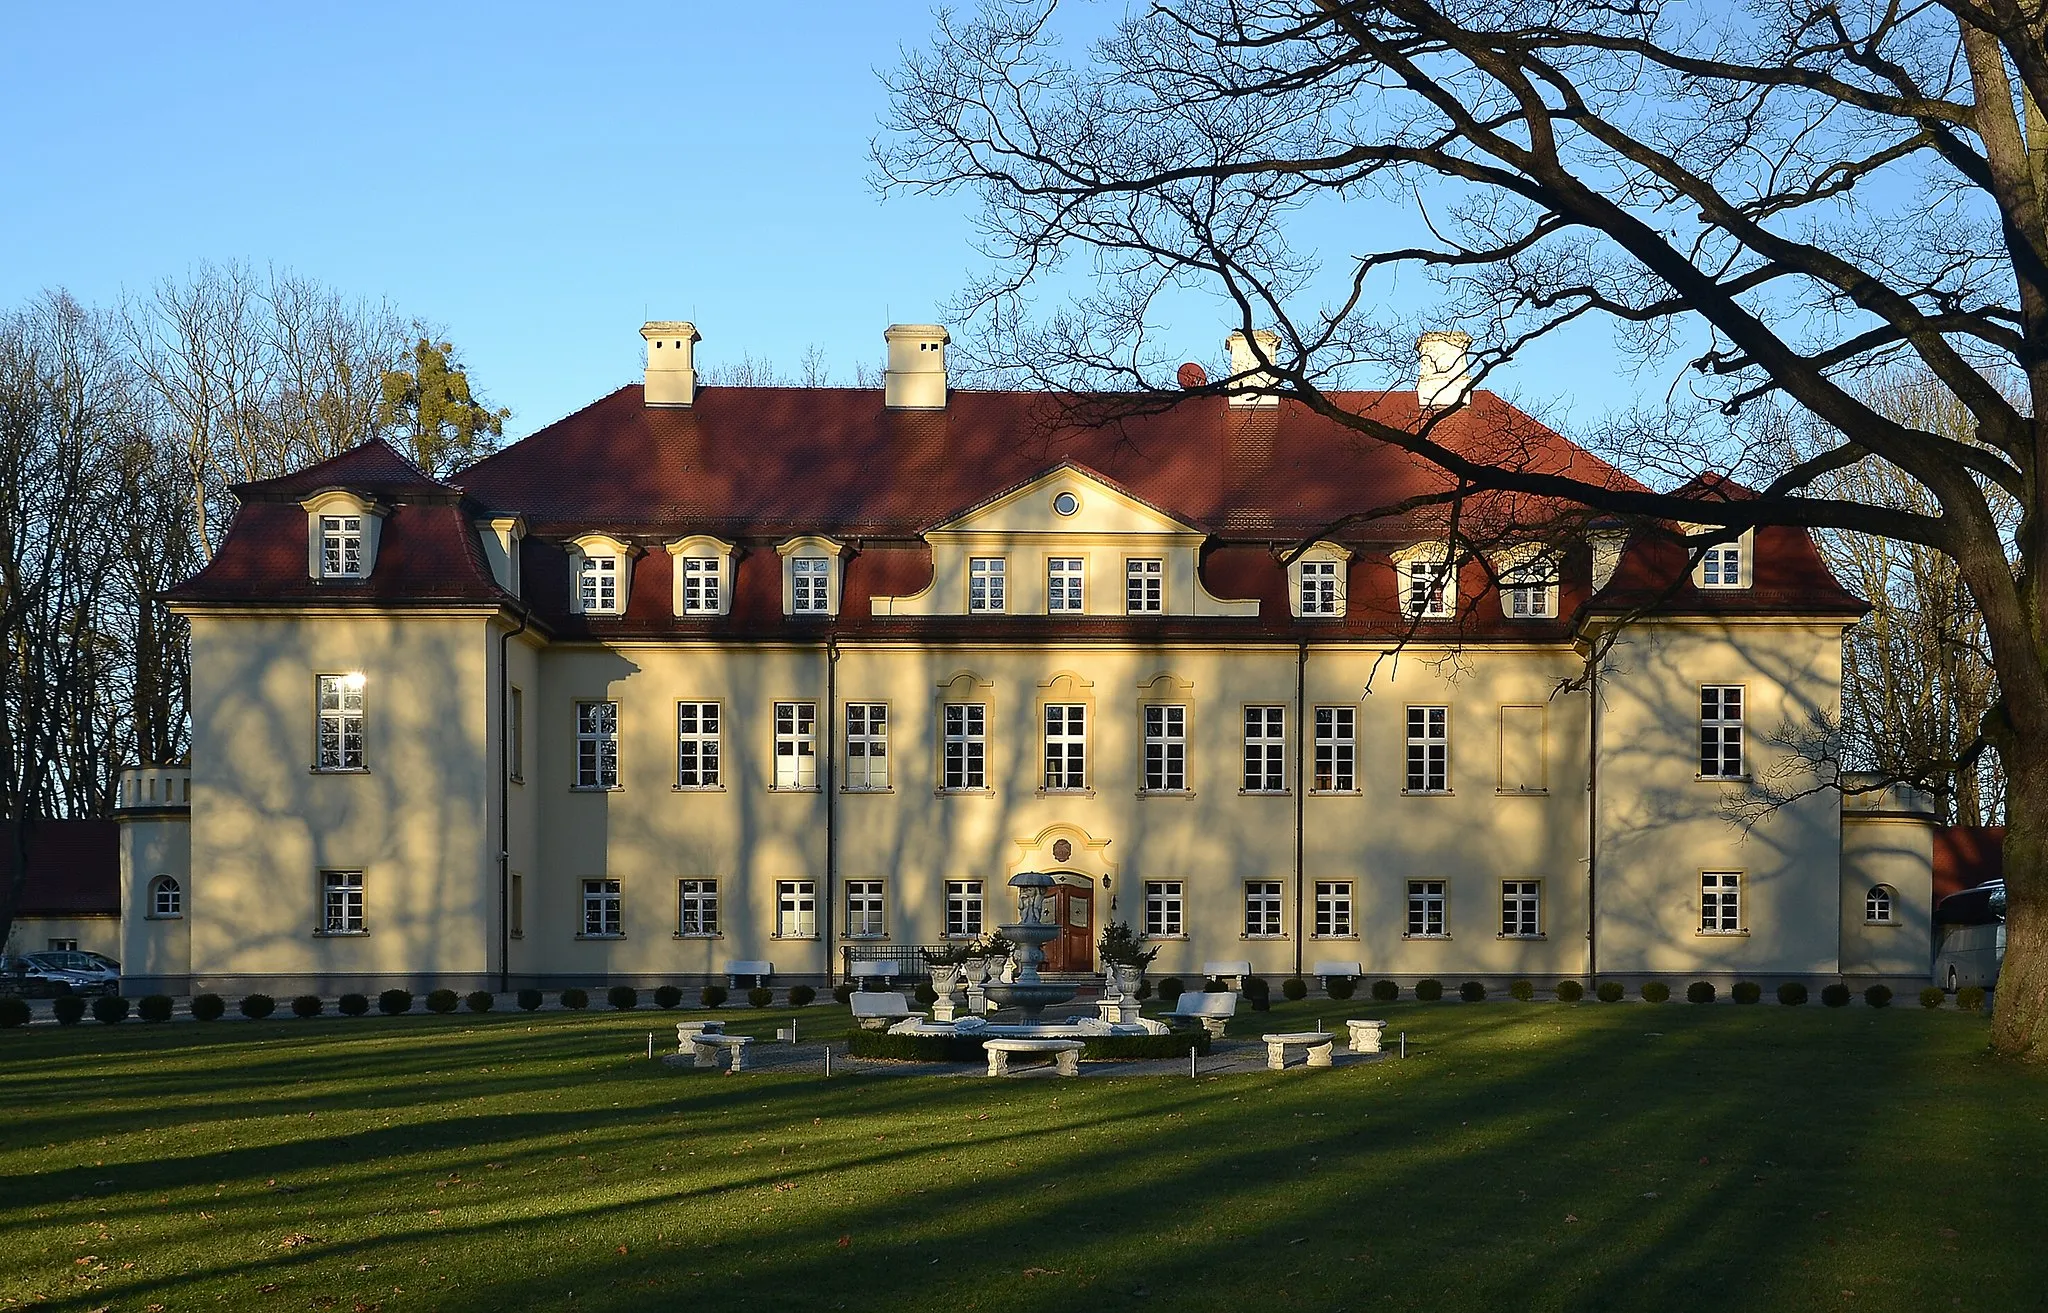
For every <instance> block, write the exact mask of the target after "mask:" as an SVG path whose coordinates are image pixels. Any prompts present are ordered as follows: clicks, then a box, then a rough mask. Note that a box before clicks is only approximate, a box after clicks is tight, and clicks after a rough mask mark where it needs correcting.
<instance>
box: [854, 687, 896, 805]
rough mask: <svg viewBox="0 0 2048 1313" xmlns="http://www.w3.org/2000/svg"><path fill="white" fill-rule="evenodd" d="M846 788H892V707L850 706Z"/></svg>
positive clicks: (863, 703) (868, 703) (869, 704)
mask: <svg viewBox="0 0 2048 1313" xmlns="http://www.w3.org/2000/svg"><path fill="white" fill-rule="evenodd" d="M846 787H847V788H848V789H853V790H860V789H886V788H888V787H889V704H888V703H886V702H849V703H847V704H846Z"/></svg>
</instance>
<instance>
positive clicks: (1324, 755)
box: [1315, 707, 1358, 793]
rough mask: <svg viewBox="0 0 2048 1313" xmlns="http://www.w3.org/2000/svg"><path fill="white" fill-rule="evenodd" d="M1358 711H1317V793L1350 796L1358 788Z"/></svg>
mask: <svg viewBox="0 0 2048 1313" xmlns="http://www.w3.org/2000/svg"><path fill="white" fill-rule="evenodd" d="M1357 729H1358V708H1356V707H1317V708H1316V784H1315V792H1317V793H1350V792H1353V791H1354V790H1356V789H1357V787H1358V776H1357V765H1358V740H1357V737H1356V734H1357Z"/></svg>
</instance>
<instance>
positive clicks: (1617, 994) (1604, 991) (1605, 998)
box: [1593, 980, 1628, 1003]
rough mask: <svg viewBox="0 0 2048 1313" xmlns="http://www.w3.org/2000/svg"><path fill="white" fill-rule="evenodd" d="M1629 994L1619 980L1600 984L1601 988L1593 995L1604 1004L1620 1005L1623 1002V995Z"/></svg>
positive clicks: (1605, 981)
mask: <svg viewBox="0 0 2048 1313" xmlns="http://www.w3.org/2000/svg"><path fill="white" fill-rule="evenodd" d="M1627 992H1628V991H1627V990H1625V989H1623V988H1622V987H1621V982H1620V981H1619V980H1603V981H1601V982H1600V987H1599V988H1598V989H1596V990H1594V991H1593V995H1594V997H1596V998H1598V999H1599V1000H1600V1001H1601V1002H1602V1003H1619V1002H1621V998H1622V995H1623V994H1625V993H1627Z"/></svg>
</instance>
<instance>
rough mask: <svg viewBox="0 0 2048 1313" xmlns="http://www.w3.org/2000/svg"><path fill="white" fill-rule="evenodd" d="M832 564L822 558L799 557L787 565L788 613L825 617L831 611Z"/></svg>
mask: <svg viewBox="0 0 2048 1313" xmlns="http://www.w3.org/2000/svg"><path fill="white" fill-rule="evenodd" d="M831 582H832V562H830V561H828V560H826V559H825V558H824V557H822V556H799V557H796V558H794V559H792V560H791V561H790V563H789V583H790V594H789V596H790V604H789V609H790V613H791V614H793V615H826V614H828V613H829V612H830V611H831V609H832V602H831Z"/></svg>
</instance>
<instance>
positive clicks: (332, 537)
mask: <svg viewBox="0 0 2048 1313" xmlns="http://www.w3.org/2000/svg"><path fill="white" fill-rule="evenodd" d="M368 547H369V543H368V541H367V539H366V538H365V536H364V533H363V517H362V516H361V515H359V514H351V515H323V516H321V517H320V577H321V578H323V579H361V578H362V577H363V576H364V575H365V574H367V573H368V571H366V570H365V569H364V568H363V567H364V564H365V563H366V561H367V560H368V557H369V552H368Z"/></svg>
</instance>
